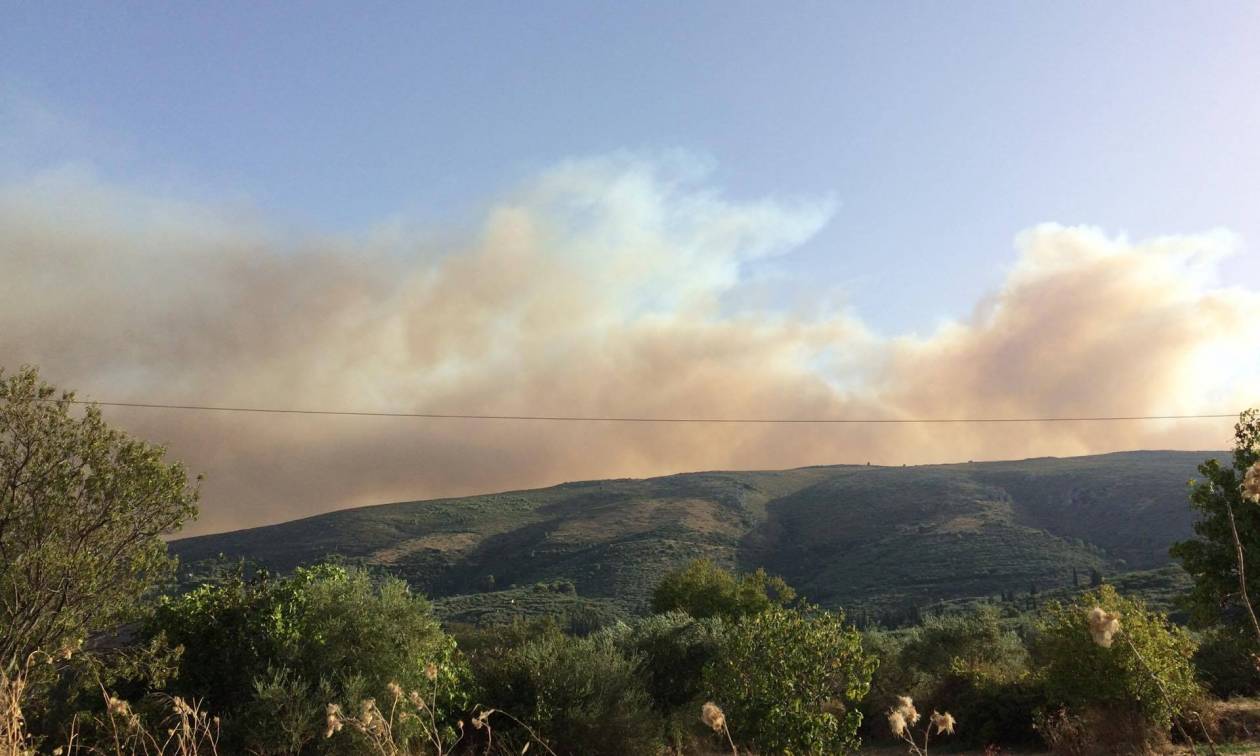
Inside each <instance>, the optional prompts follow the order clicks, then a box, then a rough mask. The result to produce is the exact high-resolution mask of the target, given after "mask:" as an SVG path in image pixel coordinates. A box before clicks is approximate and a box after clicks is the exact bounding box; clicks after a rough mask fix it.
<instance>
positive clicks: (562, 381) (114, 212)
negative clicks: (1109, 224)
mask: <svg viewBox="0 0 1260 756" xmlns="http://www.w3.org/2000/svg"><path fill="white" fill-rule="evenodd" d="M831 212H832V207H831V204H830V203H829V202H826V201H804V200H803V201H791V202H789V201H782V200H764V201H757V202H734V201H730V200H727V199H724V198H723V197H722V196H721V195H720V194H718V193H716V192H715V191H713V190H712V189H710V188H708V187H707V186H706V184H705V174H704V172H703V170H702V167H701V166H698V165H697V164H695V163H694V162H692V161H689V160H688V159H686V158H685V156H671V157H670V158H668V159H663V160H649V159H642V158H637V157H635V156H630V155H618V156H612V157H605V158H600V159H592V160H577V161H572V162H568V163H565V164H562V165H560V166H557V167H555V168H554V169H552V170H550V171H548V172H546V173H545V174H543V175H541V176H539V177H537V178H536V179H535V180H533V181H531V182H529V183H528V184H527V185H526V186H523V187H520V188H519V189H518V190H517V191H516V192H514V193H512V194H511V195H509V196H508V197H507V198H506V199H503V200H501V201H499V202H498V203H496V204H493V205H492V206H490V207H489V209H488V210H487V211H486V213H485V217H484V219H483V221H482V223H481V224H480V226H479V227H478V228H475V229H466V230H462V231H461V230H460V229H438V230H436V231H435V230H432V229H425V230H422V231H407V230H402V229H403V228H404V227H402V226H397V225H396V226H394V227H390V228H384V227H383V228H381V229H376V230H374V231H372V232H369V233H366V234H364V235H362V237H360V238H329V237H318V236H311V237H305V238H299V237H295V236H294V235H291V234H282V233H279V232H276V231H274V230H273V229H271V228H268V227H267V225H266V224H265V223H263V222H260V221H259V220H258V219H257V218H254V217H242V216H241V215H239V214H236V215H234V214H231V213H226V212H224V211H221V210H216V209H214V208H207V207H201V206H197V205H194V204H185V203H179V202H175V201H171V200H166V199H160V198H155V197H152V196H148V195H146V194H144V193H142V192H137V191H129V190H127V189H124V188H120V187H116V186H111V185H108V184H106V183H103V182H100V181H98V180H95V179H93V178H92V177H91V176H90V175H86V174H82V173H76V172H61V173H51V174H44V175H41V176H39V177H37V178H35V179H31V180H26V181H22V182H17V183H11V184H9V185H7V186H4V187H3V188H0V365H5V366H7V367H9V368H13V367H16V366H17V365H19V364H22V363H35V364H38V365H40V366H41V368H42V369H43V370H44V372H45V374H46V376H47V377H48V378H49V379H50V380H52V381H54V382H56V383H57V384H59V385H63V386H66V387H72V388H76V389H79V390H80V392H81V393H83V394H85V395H86V396H88V397H90V398H97V399H101V400H113V401H128V400H132V401H154V402H180V403H186V402H196V403H203V404H222V405H247V406H276V407H291V408H311V409H352V410H367V411H373V410H377V411H392V410H399V411H419V412H423V411H437V412H467V413H480V414H542V415H549V414H556V415H596V416H658V417H664V416H688V417H749V416H757V417H790V418H804V417H854V416H863V417H890V418H892V417H903V418H904V417H965V416H986V417H992V416H1059V415H1085V414H1089V415H1093V414H1107V415H1115V414H1125V415H1128V414H1149V413H1165V412H1174V413H1184V412H1200V411H1219V410H1222V409H1224V410H1227V411H1228V410H1234V409H1239V408H1241V407H1243V406H1247V405H1250V404H1256V403H1257V402H1260V380H1258V379H1260V356H1258V355H1260V349H1255V348H1254V347H1255V345H1256V344H1257V343H1260V293H1257V292H1256V291H1253V290H1247V289H1243V288H1239V287H1231V286H1228V285H1225V284H1223V283H1222V282H1219V281H1217V280H1216V279H1215V272H1216V268H1217V264H1218V262H1219V260H1220V258H1221V257H1222V256H1224V255H1227V254H1230V253H1231V252H1233V251H1234V250H1235V249H1236V247H1237V242H1236V240H1235V239H1233V238H1232V237H1231V236H1230V235H1228V234H1226V233H1224V232H1210V233H1207V234H1201V235H1187V236H1178V237H1170V238H1161V239H1155V240H1150V241H1141V242H1130V241H1128V240H1126V239H1123V238H1115V237H1109V236H1107V235H1106V234H1104V233H1103V232H1101V231H1099V230H1097V229H1090V228H1064V227H1059V226H1053V225H1046V226H1039V227H1037V228H1035V229H1032V230H1029V231H1027V232H1025V233H1024V234H1021V235H1020V237H1019V239H1018V241H1017V248H1018V261H1017V263H1016V265H1015V267H1014V269H1013V270H1012V272H1011V273H1010V275H1009V276H1008V277H1007V279H1006V281H1005V282H1004V284H1003V286H1002V287H1001V288H1000V289H999V290H998V291H995V292H993V293H992V294H991V296H990V297H989V298H988V299H987V300H986V301H985V302H983V303H981V304H980V305H978V306H977V308H976V310H975V312H974V313H973V314H972V315H971V317H970V318H968V319H967V320H965V321H961V322H956V323H952V324H950V325H947V326H945V327H942V328H941V329H940V330H938V331H937V332H936V333H933V334H931V335H929V336H926V337H914V338H911V337H906V338H895V339H881V338H877V337H876V336H874V335H873V334H872V332H871V331H869V330H868V329H867V328H866V327H865V326H864V324H863V323H862V322H861V321H860V320H859V319H857V318H856V317H855V316H852V315H846V314H828V315H822V316H811V317H805V316H801V315H796V314H789V313H786V312H783V311H776V310H772V309H766V308H763V307H755V306H751V305H743V304H741V303H742V302H743V301H744V298H743V297H741V294H742V293H743V290H744V289H745V287H747V285H748V281H747V279H748V270H749V266H750V265H752V264H755V263H756V262H757V261H758V260H762V259H765V258H767V257H770V256H774V255H781V254H787V253H790V252H791V251H792V250H793V249H794V248H796V247H797V246H799V245H800V244H802V243H803V242H805V241H807V240H808V239H809V238H810V237H811V236H812V235H814V234H815V233H816V232H817V231H818V230H819V229H820V228H821V227H822V226H823V225H824V224H825V223H826V222H827V220H828V218H829V217H830V214H831ZM433 239H443V240H445V241H442V242H435V241H433ZM108 414H109V416H110V417H111V418H113V419H115V420H116V421H118V422H119V423H121V424H122V425H124V426H125V427H128V428H129V429H131V430H133V431H134V432H136V433H138V434H140V435H143V436H145V437H149V438H153V439H155V440H160V441H164V442H167V443H169V444H170V446H171V449H172V453H173V454H174V455H175V456H177V457H179V458H181V459H184V460H186V461H187V462H188V464H189V466H190V467H191V468H192V469H193V470H195V471H204V472H206V473H207V476H208V477H207V481H206V483H205V486H204V489H203V492H204V496H203V517H202V520H201V522H200V523H199V524H198V526H197V527H196V528H195V531H197V532H206V531H211V530H220V529H224V528H229V527H237V526H248V525H256V524H260V523H263V522H270V521H276V520H281V519H286V518H290V517H294V516H300V515H305V514H312V513H316V512H320V511H326V510H329V509H334V508H339V507H343V506H350V505H354V504H364V503H376V502H381V501H387V500H395V499H406V498H421V497H429V496H438V495H457V494H467V493H476V492H483V491H488V490H496V489H504V488H513V487H528V486H535V485H547V484H551V483H555V482H559V481H562V480H570V479H578V478H595V477H606V476H628V475H635V476H639V475H651V474H658V473H666V472H673V471H681V470H690V469H712V468H721V467H726V468H749V467H761V468H765V467H787V466H796V465H804V464H819V463H828V462H865V461H867V460H870V461H874V462H880V463H902V462H909V463H915V462H937V461H954V460H965V459H985V458H1007V457H1013V456H1026V455H1040V454H1075V453H1087V452H1097V451H1107V450H1114V449H1122V448H1137V447H1146V448H1151V447H1160V448H1170V447H1180V448H1215V447H1221V446H1222V445H1224V444H1225V443H1226V442H1227V441H1228V437H1229V435H1228V430H1229V423H1228V422H1216V421H1194V422H1181V423H1172V422H1166V423H1158V422H1156V423H1152V422H1144V423H1114V424H1105V425H1104V424H1089V423H1083V424H1054V425H1051V424H1035V425H1007V426H991V425H977V426H956V425H952V426H909V425H896V426H887V425H885V426H816V425H789V426H769V425H749V426H742V425H740V426H732V425H718V426H714V425H685V426H680V425H617V424H604V423H599V424H589V425H585V424H584V425H575V424H545V423H503V422H489V421H484V422H482V421H476V422H473V421H453V420H449V421H448V420H408V419H381V418H376V419H371V418H329V417H303V416H254V415H222V414H200V413H198V414H185V413H175V412H162V411H157V410H138V409H136V410H122V409H117V410H110V411H109V412H108Z"/></svg>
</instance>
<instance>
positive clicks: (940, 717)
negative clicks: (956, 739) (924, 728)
mask: <svg viewBox="0 0 1260 756" xmlns="http://www.w3.org/2000/svg"><path fill="white" fill-rule="evenodd" d="M955 724H956V723H955V722H954V715H953V714H950V713H949V712H948V711H947V712H945V713H944V714H942V713H940V712H939V711H935V710H934V711H933V712H932V726H933V727H935V728H936V734H937V735H940V734H941V733H944V734H946V735H953V734H954V725H955Z"/></svg>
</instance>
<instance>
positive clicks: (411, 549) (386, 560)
mask: <svg viewBox="0 0 1260 756" xmlns="http://www.w3.org/2000/svg"><path fill="white" fill-rule="evenodd" d="M480 540H481V534H480V533H430V534H428V535H426V536H421V537H419V538H408V539H407V540H405V541H401V542H399V543H398V544H396V545H394V546H390V547H389V548H387V549H381V550H380V551H376V552H374V553H373V554H372V556H371V559H372V561H374V562H377V563H379V564H394V563H395V562H397V561H398V560H400V559H402V558H403V557H406V556H409V555H411V554H415V553H416V552H418V551H437V552H441V553H443V554H447V553H453V552H460V551H467V550H469V549H471V548H472V547H474V546H476V545H477V543H478V542H479V541H480Z"/></svg>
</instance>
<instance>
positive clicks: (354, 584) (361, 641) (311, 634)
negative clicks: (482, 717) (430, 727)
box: [152, 565, 471, 751]
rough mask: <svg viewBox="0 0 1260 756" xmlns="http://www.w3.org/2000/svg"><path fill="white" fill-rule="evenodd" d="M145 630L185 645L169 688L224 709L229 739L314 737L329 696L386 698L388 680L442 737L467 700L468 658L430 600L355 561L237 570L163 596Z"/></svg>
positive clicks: (273, 741) (338, 699) (267, 745)
mask: <svg viewBox="0 0 1260 756" xmlns="http://www.w3.org/2000/svg"><path fill="white" fill-rule="evenodd" d="M152 632H154V633H164V634H165V635H166V636H167V637H168V638H170V640H171V641H172V642H174V643H179V644H182V645H183V647H184V649H185V651H184V655H183V657H182V659H181V661H180V666H179V672H178V676H177V677H176V680H175V683H174V687H175V690H176V691H177V692H180V693H183V694H185V695H187V696H190V697H193V696H195V697H199V698H204V699H205V700H206V703H207V706H208V707H209V708H210V709H211V710H213V711H216V712H219V713H222V714H224V715H225V716H226V717H227V720H226V721H229V722H230V724H231V725H232V726H233V729H232V730H231V731H230V732H227V733H226V734H227V736H228V737H229V740H230V741H231V743H232V744H233V745H235V746H237V747H242V746H245V745H247V746H248V747H249V748H250V749H252V750H255V751H265V750H275V749H279V750H280V751H283V750H284V749H283V747H282V746H284V744H286V743H289V744H292V743H296V742H306V741H311V740H317V739H321V740H322V738H320V737H319V735H320V730H321V725H322V721H323V714H324V707H325V706H326V705H327V704H329V703H339V704H345V705H347V706H357V705H358V704H359V702H360V701H362V700H364V699H366V698H376V699H378V700H381V701H388V700H390V699H389V693H388V686H389V684H390V683H396V684H398V685H400V686H401V687H402V688H403V689H405V690H407V691H411V690H420V691H423V692H424V693H425V695H426V699H427V700H428V701H429V702H430V704H431V705H432V706H433V707H434V709H435V710H436V713H437V715H438V721H439V722H441V723H444V726H445V728H446V731H445V733H444V737H445V738H446V740H448V741H450V740H451V739H453V737H454V729H453V726H454V723H455V721H456V720H457V719H458V717H459V715H460V714H461V713H463V712H464V711H465V710H466V709H467V708H468V706H469V705H470V703H471V701H470V692H471V681H470V673H469V671H468V668H467V665H466V663H465V661H464V660H463V657H462V656H461V655H460V654H459V653H458V651H457V649H456V647H455V642H454V640H453V639H452V638H451V637H450V636H448V635H447V634H446V633H444V632H443V631H442V629H441V627H440V626H439V625H438V623H437V621H436V620H435V619H434V618H433V616H432V613H431V611H430V607H429V603H428V602H427V601H426V600H425V599H424V598H423V597H421V596H417V595H414V594H412V593H411V591H410V590H409V589H408V587H407V584H406V583H404V582H403V581H401V580H398V579H396V578H386V579H384V580H381V581H379V582H378V581H376V580H373V578H372V577H371V576H370V575H368V574H367V573H366V572H363V571H361V570H351V569H346V568H344V567H340V566H334V565H320V566H316V567H311V568H299V569H297V570H296V571H295V572H294V574H293V575H292V576H290V577H287V578H283V579H275V578H271V577H268V576H267V575H266V574H262V575H259V576H257V577H255V578H253V579H252V580H246V579H245V578H244V577H243V576H242V575H240V574H239V573H237V574H235V575H233V576H230V577H229V578H228V579H227V580H226V581H225V582H223V583H221V584H217V585H215V584H211V585H203V586H201V587H199V588H197V589H194V590H192V591H190V592H188V593H185V594H184V595H182V596H179V597H177V598H173V599H167V600H165V601H163V602H162V604H161V605H160V606H159V607H158V609H157V611H156V612H155V615H154V621H153V626H152ZM430 665H432V667H430ZM431 691H434V692H436V694H435V695H430V692H431ZM434 699H436V700H434ZM278 702H284V703H285V706H280V705H279V703H278ZM277 741H278V742H277ZM338 742H340V741H338ZM347 747H349V746H347Z"/></svg>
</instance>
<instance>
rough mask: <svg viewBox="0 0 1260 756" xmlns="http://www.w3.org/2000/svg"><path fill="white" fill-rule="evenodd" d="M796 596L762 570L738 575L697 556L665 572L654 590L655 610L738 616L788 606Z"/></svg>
mask: <svg viewBox="0 0 1260 756" xmlns="http://www.w3.org/2000/svg"><path fill="white" fill-rule="evenodd" d="M795 598H796V592H795V591H793V590H792V588H791V586H789V585H788V584H787V583H785V582H783V579H782V578H778V577H771V576H770V575H767V574H766V571H765V570H763V569H760V568H758V569H757V571H756V572H752V573H750V574H747V575H741V576H736V575H735V574H734V573H731V572H728V571H727V570H724V569H722V568H721V567H718V566H717V565H715V564H714V563H713V562H710V561H709V560H707V559H696V560H694V561H691V562H689V563H687V565H686V566H685V567H682V568H680V569H677V570H674V571H672V572H670V573H668V574H666V575H665V577H664V578H663V579H662V580H661V582H660V583H659V584H658V585H657V586H656V590H655V591H653V592H652V611H653V612H654V613H656V614H664V613H666V612H674V611H680V612H686V613H687V614H690V615H691V616H692V617H695V618H697V619H704V618H706V617H724V618H727V619H737V618H739V617H743V616H746V615H749V614H756V613H758V612H763V611H765V610H767V609H769V608H771V607H773V606H786V605H788V604H790V603H792V601H793V600H794V599H795Z"/></svg>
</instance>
